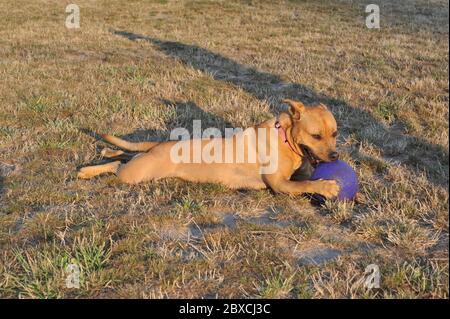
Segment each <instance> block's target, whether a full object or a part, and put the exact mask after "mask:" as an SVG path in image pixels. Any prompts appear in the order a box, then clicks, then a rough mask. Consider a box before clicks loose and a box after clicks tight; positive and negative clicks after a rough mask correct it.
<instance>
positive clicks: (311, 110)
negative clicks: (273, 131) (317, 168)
mask: <svg viewBox="0 0 450 319" xmlns="http://www.w3.org/2000/svg"><path fill="white" fill-rule="evenodd" d="M283 102H284V103H287V104H288V105H289V114H290V116H291V120H292V129H291V134H292V138H293V140H294V142H295V143H297V144H298V145H299V146H300V148H301V149H302V151H303V153H306V154H305V155H306V156H307V157H308V158H309V160H310V161H311V162H312V163H313V164H316V163H317V162H319V161H324V162H331V161H335V160H337V159H338V157H339V154H338V153H337V152H336V137H337V124H336V120H335V119H334V116H333V114H332V113H331V112H330V111H329V110H328V108H327V107H326V106H325V105H323V104H319V105H316V106H308V107H306V106H305V105H303V103H301V102H298V101H292V100H283Z"/></svg>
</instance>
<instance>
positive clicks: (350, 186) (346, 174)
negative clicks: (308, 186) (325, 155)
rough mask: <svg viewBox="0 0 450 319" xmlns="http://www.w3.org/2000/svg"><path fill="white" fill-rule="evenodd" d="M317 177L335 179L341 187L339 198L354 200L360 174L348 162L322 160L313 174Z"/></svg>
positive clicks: (312, 177) (313, 176)
mask: <svg viewBox="0 0 450 319" xmlns="http://www.w3.org/2000/svg"><path fill="white" fill-rule="evenodd" d="M311 179H312V180H316V179H334V180H336V181H337V182H338V183H339V186H340V187H341V189H340V192H339V195H338V197H337V199H338V200H353V199H354V198H355V196H356V193H357V192H358V189H359V186H358V176H357V175H356V172H355V170H354V169H353V168H352V167H351V166H350V165H348V164H347V163H345V162H343V161H340V160H337V161H334V162H322V163H319V165H317V167H316V168H315V169H314V172H313V174H312V176H311Z"/></svg>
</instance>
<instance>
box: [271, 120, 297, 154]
mask: <svg viewBox="0 0 450 319" xmlns="http://www.w3.org/2000/svg"><path fill="white" fill-rule="evenodd" d="M275 128H276V129H277V131H278V133H279V134H280V135H281V139H282V140H283V142H284V143H287V145H288V146H289V148H290V149H291V151H292V152H294V153H295V154H297V155H298V156H300V157H302V156H303V155H302V154H300V153H299V152H297V151H296V150H295V148H294V147H293V146H292V145H291V143H289V141H288V139H287V136H286V131H285V130H284V128H283V127H282V126H281V124H280V121H279V120H276V121H275Z"/></svg>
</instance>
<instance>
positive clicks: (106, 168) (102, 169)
mask: <svg viewBox="0 0 450 319" xmlns="http://www.w3.org/2000/svg"><path fill="white" fill-rule="evenodd" d="M120 165H121V164H120V161H114V162H111V163H107V164H102V165H94V166H86V167H83V168H81V169H80V170H79V171H78V177H79V178H82V179H89V178H92V177H94V176H97V175H100V174H103V173H113V174H117V172H118V170H119V167H120Z"/></svg>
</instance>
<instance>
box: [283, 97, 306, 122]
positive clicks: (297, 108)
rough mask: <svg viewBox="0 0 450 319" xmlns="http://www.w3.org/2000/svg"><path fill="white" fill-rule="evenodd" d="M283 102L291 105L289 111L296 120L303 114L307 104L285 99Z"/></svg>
mask: <svg viewBox="0 0 450 319" xmlns="http://www.w3.org/2000/svg"><path fill="white" fill-rule="evenodd" d="M283 103H286V104H288V105H289V113H290V114H291V116H292V118H293V119H295V120H299V119H300V117H301V114H302V113H303V112H304V111H305V105H303V103H302V102H299V101H293V100H289V99H284V100H283Z"/></svg>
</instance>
